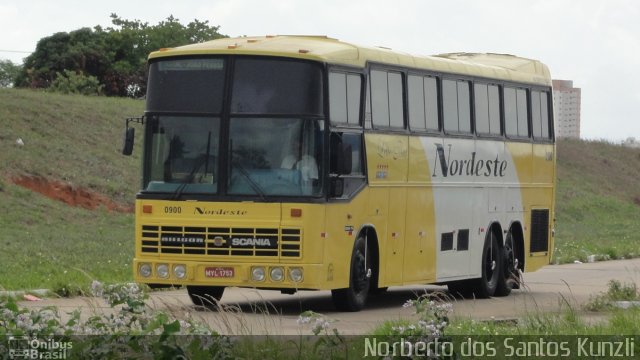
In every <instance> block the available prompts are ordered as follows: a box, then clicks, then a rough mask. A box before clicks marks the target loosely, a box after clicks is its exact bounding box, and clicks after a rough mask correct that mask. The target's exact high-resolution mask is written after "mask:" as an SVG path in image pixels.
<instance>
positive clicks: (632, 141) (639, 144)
mask: <svg viewBox="0 0 640 360" xmlns="http://www.w3.org/2000/svg"><path fill="white" fill-rule="evenodd" d="M622 145H623V146H627V147H631V148H640V141H638V140H636V138H634V137H628V138H627V140H622Z"/></svg>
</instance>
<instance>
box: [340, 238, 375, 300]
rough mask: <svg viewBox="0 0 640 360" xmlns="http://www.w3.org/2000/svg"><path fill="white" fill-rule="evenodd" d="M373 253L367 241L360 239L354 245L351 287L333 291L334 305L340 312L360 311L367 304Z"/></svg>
mask: <svg viewBox="0 0 640 360" xmlns="http://www.w3.org/2000/svg"><path fill="white" fill-rule="evenodd" d="M370 264H371V252H370V251H367V247H366V240H365V239H364V238H363V237H358V239H357V240H356V242H355V243H354V245H353V252H352V254H351V268H350V274H349V287H348V288H346V289H336V290H331V296H332V298H333V303H334V305H335V307H336V309H338V310H339V311H360V310H362V308H363V307H364V305H365V304H366V302H367V295H368V294H369V288H370V287H371V268H370Z"/></svg>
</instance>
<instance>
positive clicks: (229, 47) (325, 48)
mask: <svg viewBox="0 0 640 360" xmlns="http://www.w3.org/2000/svg"><path fill="white" fill-rule="evenodd" d="M205 54H236V55H266V56H284V57H293V58H300V59H309V60H316V61H322V62H326V63H330V64H341V65H349V66H357V67H364V66H365V65H366V63H367V62H374V63H381V64H389V65H399V66H403V67H409V68H415V69H425V70H431V71H436V72H446V73H454V74H462V75H470V76H479V77H484V78H492V79H500V80H506V81H515V82H524V83H532V84H539V85H546V86H551V76H550V74H549V70H548V68H547V66H546V65H544V64H543V63H541V62H540V61H537V60H532V59H526V58H521V57H517V56H513V55H507V54H491V53H487V54H478V53H451V54H441V55H434V56H415V55H411V54H407V53H404V52H400V51H394V50H391V49H387V48H380V47H368V46H359V45H355V44H351V43H346V42H342V41H339V40H336V39H332V38H328V37H326V36H304V35H295V36H294V35H279V36H257V37H240V38H223V39H218V40H212V41H207V42H203V43H198V44H192V45H186V46H180V47H176V48H171V49H161V50H159V51H156V52H153V53H151V54H150V55H149V59H154V58H158V57H167V56H183V55H205Z"/></svg>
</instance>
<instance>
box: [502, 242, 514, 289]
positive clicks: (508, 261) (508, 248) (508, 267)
mask: <svg viewBox="0 0 640 360" xmlns="http://www.w3.org/2000/svg"><path fill="white" fill-rule="evenodd" d="M504 269H505V272H504V277H505V279H507V280H510V279H512V276H513V274H514V273H515V271H516V263H515V251H514V249H513V240H512V239H511V236H509V237H508V238H507V241H506V242H505V244H504Z"/></svg>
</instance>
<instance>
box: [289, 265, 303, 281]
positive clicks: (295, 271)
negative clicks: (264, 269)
mask: <svg viewBox="0 0 640 360" xmlns="http://www.w3.org/2000/svg"><path fill="white" fill-rule="evenodd" d="M289 279H291V281H293V282H302V279H303V276H302V269H301V268H291V269H289Z"/></svg>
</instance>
